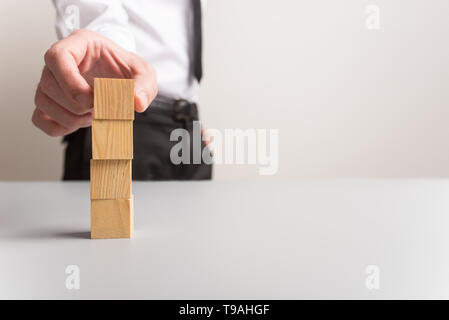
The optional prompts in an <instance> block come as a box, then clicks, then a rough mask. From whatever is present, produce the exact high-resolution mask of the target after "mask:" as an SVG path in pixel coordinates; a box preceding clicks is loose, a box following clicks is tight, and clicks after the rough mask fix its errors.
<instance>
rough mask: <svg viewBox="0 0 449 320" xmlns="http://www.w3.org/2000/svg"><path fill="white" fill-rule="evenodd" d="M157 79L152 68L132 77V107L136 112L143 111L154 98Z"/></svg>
mask: <svg viewBox="0 0 449 320" xmlns="http://www.w3.org/2000/svg"><path fill="white" fill-rule="evenodd" d="M156 95H157V80H156V72H155V71H154V69H153V68H151V67H150V68H149V70H148V71H145V72H144V73H140V74H138V75H137V76H136V77H135V79H134V108H135V109H136V111H137V112H144V111H145V110H146V109H147V108H148V107H149V106H150V104H151V102H152V101H153V100H154V98H156Z"/></svg>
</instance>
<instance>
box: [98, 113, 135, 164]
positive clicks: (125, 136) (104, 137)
mask: <svg viewBox="0 0 449 320" xmlns="http://www.w3.org/2000/svg"><path fill="white" fill-rule="evenodd" d="M92 158H93V159H103V160H109V159H113V160H118V159H132V158H133V121H131V120H93V121H92Z"/></svg>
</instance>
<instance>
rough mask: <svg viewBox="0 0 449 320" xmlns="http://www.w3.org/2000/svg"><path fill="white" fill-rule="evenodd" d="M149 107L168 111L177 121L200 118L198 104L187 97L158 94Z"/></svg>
mask: <svg viewBox="0 0 449 320" xmlns="http://www.w3.org/2000/svg"><path fill="white" fill-rule="evenodd" d="M149 109H150V110H155V109H157V110H158V111H160V112H164V113H166V112H168V113H170V115H171V116H172V118H173V119H174V120H176V121H191V120H195V119H198V106H197V104H196V103H194V102H190V101H188V100H185V99H172V98H168V97H164V96H159V95H158V96H157V97H156V98H155V99H154V100H153V102H152V103H151V105H150V107H149Z"/></svg>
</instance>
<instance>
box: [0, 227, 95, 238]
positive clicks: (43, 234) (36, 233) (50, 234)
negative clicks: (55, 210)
mask: <svg viewBox="0 0 449 320" xmlns="http://www.w3.org/2000/svg"><path fill="white" fill-rule="evenodd" d="M0 238H3V239H23V240H51V239H90V231H75V232H74V231H67V232H64V231H59V230H45V229H43V230H23V231H20V232H15V233H12V234H9V235H1V236H0Z"/></svg>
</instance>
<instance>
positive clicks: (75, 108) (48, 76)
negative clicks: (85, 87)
mask: <svg viewBox="0 0 449 320" xmlns="http://www.w3.org/2000/svg"><path fill="white" fill-rule="evenodd" d="M38 90H40V91H41V92H42V93H44V94H45V95H46V96H48V97H49V98H51V99H52V100H54V101H55V102H56V103H58V104H59V105H60V106H62V107H64V108H65V109H67V110H68V111H70V112H71V113H74V114H78V115H81V114H85V113H86V112H87V111H86V108H85V107H83V106H82V105H80V104H79V103H78V102H76V101H75V100H74V99H72V98H70V97H69V96H67V95H66V94H65V93H64V91H63V90H62V89H61V87H60V86H59V84H58V82H57V81H56V78H55V77H54V75H53V74H52V73H51V71H50V69H49V68H48V67H47V66H45V67H44V70H43V71H42V76H41V80H40V82H39V86H38Z"/></svg>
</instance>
